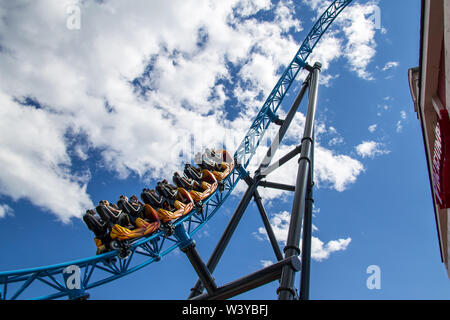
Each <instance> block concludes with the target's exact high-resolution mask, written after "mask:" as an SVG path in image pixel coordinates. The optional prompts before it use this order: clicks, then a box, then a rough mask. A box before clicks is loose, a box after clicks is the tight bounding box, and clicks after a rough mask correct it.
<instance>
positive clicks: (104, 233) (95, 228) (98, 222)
mask: <svg viewBox="0 0 450 320" xmlns="http://www.w3.org/2000/svg"><path fill="white" fill-rule="evenodd" d="M83 221H84V223H86V225H87V227H88V228H89V230H91V231H92V232H93V233H94V235H95V238H96V240H95V241H96V243H97V242H98V241H97V240H99V241H100V243H99V245H98V246H97V254H101V253H103V252H105V251H107V250H106V245H108V244H109V243H110V242H111V237H110V235H109V230H108V224H107V223H106V222H105V221H103V220H102V218H100V217H99V216H98V215H96V214H95V210H92V209H89V210H86V213H85V214H84V215H83Z"/></svg>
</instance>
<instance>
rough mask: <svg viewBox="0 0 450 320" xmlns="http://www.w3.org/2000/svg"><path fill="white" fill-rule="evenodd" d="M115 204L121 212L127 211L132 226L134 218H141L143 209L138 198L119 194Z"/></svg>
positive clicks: (134, 223) (134, 221)
mask: <svg viewBox="0 0 450 320" xmlns="http://www.w3.org/2000/svg"><path fill="white" fill-rule="evenodd" d="M117 206H118V207H119V209H121V210H122V211H123V212H125V213H127V214H128V216H129V218H130V220H131V223H132V224H133V226H136V219H137V218H142V216H143V214H142V211H143V210H144V207H143V204H142V203H141V202H140V201H139V200H138V198H137V197H136V196H135V195H133V196H132V197H131V198H130V199H128V197H127V196H124V195H121V196H120V199H119V201H117Z"/></svg>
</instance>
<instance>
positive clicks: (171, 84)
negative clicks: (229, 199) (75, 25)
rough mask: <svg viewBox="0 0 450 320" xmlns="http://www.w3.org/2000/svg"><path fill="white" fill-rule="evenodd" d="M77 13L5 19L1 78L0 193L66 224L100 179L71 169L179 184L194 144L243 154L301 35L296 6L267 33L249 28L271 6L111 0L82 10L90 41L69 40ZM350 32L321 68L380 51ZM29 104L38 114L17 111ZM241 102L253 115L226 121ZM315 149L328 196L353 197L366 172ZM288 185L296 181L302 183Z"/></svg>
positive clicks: (265, 28) (284, 9) (29, 6)
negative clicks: (95, 167)
mask: <svg viewBox="0 0 450 320" xmlns="http://www.w3.org/2000/svg"><path fill="white" fill-rule="evenodd" d="M68 4H73V2H72V1H56V2H55V1H40V2H29V3H26V4H24V5H21V6H20V7H16V6H12V5H9V4H6V3H5V4H3V5H2V9H0V10H1V11H2V12H3V18H2V19H0V39H1V46H2V48H3V50H1V51H0V73H1V74H2V79H7V81H2V82H1V83H0V105H1V108H0V113H2V115H3V117H2V119H0V122H1V125H0V139H1V140H0V141H1V144H2V147H3V150H2V154H1V155H0V164H1V165H2V168H3V170H2V173H0V192H1V194H3V195H7V196H9V197H11V198H12V199H14V200H19V199H27V200H29V201H31V202H32V203H33V204H34V205H36V206H39V207H42V208H44V209H46V210H49V211H50V212H51V213H53V214H55V215H56V216H57V217H58V218H59V219H60V220H61V221H64V222H68V221H69V220H70V218H71V217H80V216H81V215H82V214H83V213H84V211H85V210H86V209H87V208H90V207H92V206H93V202H92V200H91V198H90V195H89V194H88V192H87V185H88V183H89V179H90V175H89V170H88V169H86V168H84V169H82V170H80V169H79V168H76V167H74V165H73V160H74V159H73V157H77V160H80V161H85V162H86V166H87V163H88V162H89V160H90V156H91V154H92V153H93V152H97V153H99V155H100V157H101V161H102V163H101V165H103V166H104V167H105V168H106V169H107V170H109V171H110V172H111V174H114V175H115V176H117V177H119V178H125V177H127V176H128V175H130V174H131V173H134V174H137V175H138V176H139V177H140V178H141V179H150V178H161V177H169V176H171V174H172V172H173V171H174V170H175V169H177V168H179V167H180V165H181V162H182V161H183V160H186V161H188V160H189V159H186V158H187V157H189V155H191V154H192V153H193V152H192V150H191V148H190V147H191V143H190V142H191V140H193V141H194V143H195V145H194V149H195V150H194V151H198V150H199V149H200V148H201V147H203V146H205V145H210V146H211V145H218V144H220V143H221V142H223V141H224V140H226V143H227V146H228V147H229V149H230V150H234V149H235V147H236V146H237V143H239V142H240V139H242V137H243V136H244V134H245V131H246V130H247V128H248V126H249V124H250V123H251V121H252V119H253V118H254V116H255V114H256V112H257V111H258V110H259V108H260V107H261V105H262V103H263V99H265V98H266V97H267V95H268V94H269V92H270V90H271V89H272V87H273V85H274V83H275V82H276V81H277V80H278V77H279V71H280V70H282V68H283V66H284V65H286V64H287V63H289V62H290V61H291V59H292V56H293V55H294V53H295V52H296V51H297V49H298V43H297V42H296V41H295V40H294V39H293V38H292V36H291V35H288V34H286V31H287V30H295V31H299V30H301V28H302V22H301V21H300V20H299V19H298V18H297V16H296V15H294V14H293V13H292V8H293V2H292V1H283V2H281V3H279V4H278V6H277V8H275V15H274V17H273V20H272V21H258V20H256V19H254V18H251V15H252V14H255V13H257V12H259V11H260V10H268V9H270V8H272V4H271V2H270V1H268V0H260V1H248V0H241V1H238V0H233V1H206V0H202V1H200V0H195V1H186V0H174V1H170V2H158V1H136V2H133V5H129V4H126V3H125V2H123V1H118V0H111V1H108V2H103V3H99V2H80V8H81V14H82V23H81V29H80V30H68V29H67V28H66V20H67V18H68V16H67V13H66V7H67V5H68ZM193 7H195V10H192V8H193ZM362 8H364V7H362ZM288 9H290V10H291V11H289V10H288ZM236 12H237V14H238V15H239V14H240V16H239V17H238V16H235V13H236ZM249 17H250V18H249ZM346 19H347V20H349V21H350V20H352V19H356V20H358V21H359V20H360V19H361V16H360V15H358V14H356V13H353V14H351V15H349V16H348V17H347V18H346ZM344 20H345V19H344ZM342 23H344V22H342ZM347 24H348V23H347ZM347 24H346V28H347V29H346V30H345V32H344V33H343V35H344V36H346V37H348V39H347V40H345V39H344V40H342V39H341V38H340V37H338V35H337V34H332V33H329V34H327V35H325V36H324V37H323V38H322V40H321V42H320V43H319V44H318V46H317V48H316V50H315V52H314V55H312V56H311V58H314V59H317V60H320V61H321V62H322V63H323V65H324V69H326V67H327V66H328V65H329V64H330V63H331V62H333V61H335V60H336V59H338V58H339V57H340V56H342V52H347V54H348V52H349V51H348V48H349V45H350V46H351V44H355V48H356V49H357V48H359V47H360V46H361V45H363V46H364V45H367V43H368V44H369V45H373V43H372V42H371V41H370V39H369V40H367V39H362V38H364V37H365V36H366V37H369V38H370V36H371V34H370V33H366V34H365V35H363V36H361V39H360V37H359V36H356V35H357V34H358V31H357V30H353V29H352V27H351V26H350V25H347ZM358 25H361V23H360V24H358ZM362 25H364V24H362ZM344 49H345V50H344ZM369 60H370V57H369V58H368V60H367V59H366V60H364V61H366V62H367V63H366V64H364V63H362V64H360V65H359V67H358V68H359V69H358V68H356V69H355V70H360V69H361V68H363V69H364V68H365V67H366V66H367V64H368V61H369ZM227 64H232V66H233V67H234V69H235V70H236V74H232V72H231V70H230V69H229V68H228V67H227ZM351 66H352V68H353V67H354V65H353V62H352V63H351ZM364 70H365V69H364ZM333 77H336V76H330V78H329V80H331V79H332V78H333ZM324 80H325V81H326V80H327V78H324ZM219 81H222V82H228V83H229V84H231V85H230V87H231V89H230V88H226V87H225V86H224V85H223V84H218V82H219ZM230 91H231V92H230ZM27 97H32V98H33V99H34V101H35V102H36V103H38V104H39V107H36V106H24V105H23V104H21V103H19V102H18V101H24V99H26V98H27ZM230 98H236V100H237V104H238V105H237V107H240V106H241V105H245V106H246V108H245V109H244V108H243V110H244V111H243V112H242V113H240V114H239V115H238V116H235V118H234V119H232V116H231V115H230V114H229V113H228V111H227V110H226V109H225V103H226V102H227V100H228V99H230ZM11 119H13V120H14V121H12V120H11ZM302 121H303V120H302V118H301V117H300V120H298V121H297V122H296V126H297V128H301V123H302ZM292 130H293V128H291V131H292ZM318 130H322V129H321V128H320V127H318ZM272 132H273V131H272ZM289 146H292V145H289ZM317 146H318V148H317V159H319V158H320V157H324V158H326V159H328V160H329V161H328V162H326V161H323V162H321V161H320V160H319V161H318V164H317V165H316V172H317V173H316V175H317V180H318V182H319V184H322V185H329V186H331V187H333V188H335V189H336V190H338V191H342V190H344V189H345V188H346V187H347V186H348V185H349V184H350V183H354V182H355V181H356V177H357V176H358V174H359V173H360V172H361V171H362V170H363V167H362V164H361V163H359V162H358V161H357V160H355V159H352V158H351V157H349V156H346V155H340V154H336V153H333V152H331V151H330V150H327V149H325V148H323V147H320V146H319V145H317ZM180 150H181V151H182V153H183V157H184V158H181V157H180ZM287 150H288V149H287V148H285V149H283V150H281V149H280V151H279V152H280V154H282V151H287ZM291 165H292V164H291ZM294 165H295V164H294ZM279 172H280V173H277V174H278V175H279V177H280V178H283V179H284V177H286V176H287V177H289V179H291V178H292V174H291V172H292V171H290V172H288V171H279ZM43 179H45V184H42V180H43ZM289 181H290V180H289ZM67 195H70V196H69V197H68V196H67ZM97 200H99V199H96V201H97ZM110 200H113V199H110ZM96 201H95V202H96Z"/></svg>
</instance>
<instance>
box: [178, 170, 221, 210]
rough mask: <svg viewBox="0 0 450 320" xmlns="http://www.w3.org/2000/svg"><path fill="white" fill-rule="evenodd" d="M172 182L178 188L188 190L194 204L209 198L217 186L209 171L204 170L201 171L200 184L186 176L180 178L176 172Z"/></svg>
mask: <svg viewBox="0 0 450 320" xmlns="http://www.w3.org/2000/svg"><path fill="white" fill-rule="evenodd" d="M173 181H174V183H175V184H176V185H177V186H178V187H182V188H186V189H188V190H190V191H189V193H190V195H191V196H192V199H194V201H195V202H199V201H202V200H204V199H206V198H207V197H209V196H210V195H211V194H213V193H214V191H216V189H217V185H218V183H217V180H216V177H215V176H214V175H213V174H212V173H211V171H209V170H206V169H204V170H202V173H201V183H199V182H198V181H196V180H194V179H191V178H189V177H187V176H186V175H183V176H181V175H180V174H179V173H178V172H175V174H174V176H173Z"/></svg>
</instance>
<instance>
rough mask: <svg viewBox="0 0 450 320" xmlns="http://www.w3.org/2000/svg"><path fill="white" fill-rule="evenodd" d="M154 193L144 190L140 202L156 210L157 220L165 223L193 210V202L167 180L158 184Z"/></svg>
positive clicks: (186, 194) (184, 192) (185, 192)
mask: <svg viewBox="0 0 450 320" xmlns="http://www.w3.org/2000/svg"><path fill="white" fill-rule="evenodd" d="M156 191H157V192H158V194H157V193H156V192H155V190H148V189H144V190H143V191H142V194H141V198H142V200H143V201H144V202H145V203H146V204H148V205H152V206H154V207H155V208H157V214H158V216H159V219H160V220H161V221H162V222H164V223H167V222H169V221H171V220H175V219H178V218H180V217H182V216H184V215H186V214H188V213H189V212H190V211H191V210H192V209H193V208H194V200H193V199H192V197H191V195H190V194H189V192H187V191H186V190H185V189H183V188H177V187H175V186H172V185H170V184H169V183H168V182H167V180H163V181H162V182H158V184H157V187H156Z"/></svg>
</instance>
